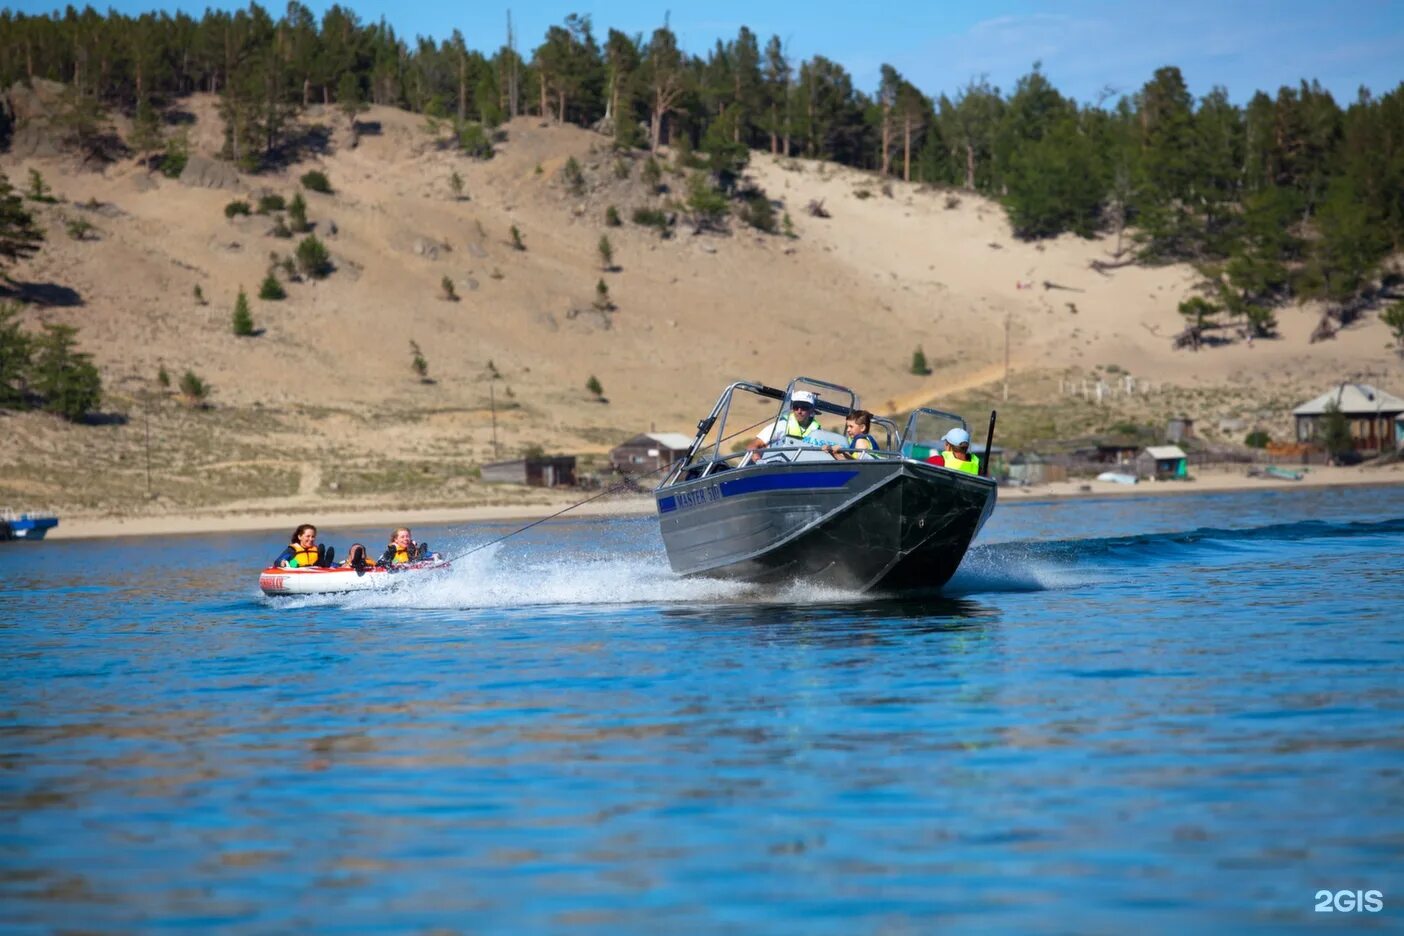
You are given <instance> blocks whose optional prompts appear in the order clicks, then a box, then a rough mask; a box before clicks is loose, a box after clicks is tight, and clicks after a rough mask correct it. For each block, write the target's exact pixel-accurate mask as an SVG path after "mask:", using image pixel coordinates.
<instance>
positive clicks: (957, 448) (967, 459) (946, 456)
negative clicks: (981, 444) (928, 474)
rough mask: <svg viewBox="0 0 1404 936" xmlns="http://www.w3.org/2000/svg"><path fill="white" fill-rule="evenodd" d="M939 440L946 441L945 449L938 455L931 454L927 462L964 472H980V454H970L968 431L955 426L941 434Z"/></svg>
mask: <svg viewBox="0 0 1404 936" xmlns="http://www.w3.org/2000/svg"><path fill="white" fill-rule="evenodd" d="M941 441H942V442H944V443H946V450H945V451H944V452H942V453H941V454H940V455H932V456H931V457H930V458H928V459H927V461H928V462H930V463H931V464H933V465H941V466H942V467H945V468H950V469H952V470H953V471H964V472H965V473H966V474H973V475H977V474H979V473H980V456H978V455H971V454H970V433H968V432H966V431H965V430H964V429H961V428H960V427H959V426H957V427H956V428H954V429H952V430H951V431H950V432H948V433H946V434H945V435H944V436H942V437H941Z"/></svg>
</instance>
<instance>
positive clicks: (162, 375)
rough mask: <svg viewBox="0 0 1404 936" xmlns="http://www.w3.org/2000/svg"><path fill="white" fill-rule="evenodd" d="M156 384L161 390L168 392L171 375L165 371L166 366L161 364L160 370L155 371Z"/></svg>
mask: <svg viewBox="0 0 1404 936" xmlns="http://www.w3.org/2000/svg"><path fill="white" fill-rule="evenodd" d="M156 382H157V383H158V384H160V385H161V388H162V389H163V390H169V389H170V386H171V373H170V371H168V370H166V365H164V364H162V365H161V368H160V370H158V371H156Z"/></svg>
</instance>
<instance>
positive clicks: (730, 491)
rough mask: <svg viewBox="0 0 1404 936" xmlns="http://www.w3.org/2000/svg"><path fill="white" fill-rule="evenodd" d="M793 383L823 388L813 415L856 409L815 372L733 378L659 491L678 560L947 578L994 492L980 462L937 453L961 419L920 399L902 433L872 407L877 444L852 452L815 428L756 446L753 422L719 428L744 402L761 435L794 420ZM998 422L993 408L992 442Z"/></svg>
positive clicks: (852, 585) (714, 572) (699, 571)
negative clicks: (783, 379)
mask: <svg viewBox="0 0 1404 936" xmlns="http://www.w3.org/2000/svg"><path fill="white" fill-rule="evenodd" d="M796 392H806V393H809V394H813V395H815V396H817V397H818V400H817V403H816V406H815V408H816V410H817V414H818V417H819V418H820V419H821V420H822V419H824V418H825V417H826V416H827V417H829V418H831V419H832V418H833V417H837V419H836V420H834V421H835V422H836V423H837V424H838V425H840V426H841V425H842V422H843V418H844V417H845V416H846V415H847V414H848V413H849V412H851V411H853V410H855V409H858V408H859V400H858V396H857V395H856V394H855V393H853V391H852V390H850V389H848V388H847V387H844V386H842V385H840V384H835V383H831V382H828V381H822V380H816V379H814V378H809V377H796V378H795V379H794V380H792V381H790V383H789V385H788V386H787V387H786V388H785V389H784V390H781V389H778V388H776V387H771V386H767V385H765V384H763V383H754V382H747V381H738V382H735V383H732V384H730V385H729V386H727V388H726V389H725V390H724V391H723V392H722V394H721V397H720V398H719V399H718V400H717V403H716V405H715V406H714V407H713V408H712V411H711V413H710V414H709V415H708V416H707V417H706V418H705V419H703V420H701V421H700V422H699V423H698V424H697V434H696V436H695V437H694V439H693V441H692V445H691V447H690V448H689V450H688V452H687V454H686V456H684V457H683V458H682V459H680V460H679V461H678V463H677V464H676V465H674V466H673V468H672V470H671V471H670V472H669V473H668V475H667V476H666V477H665V478H664V479H663V481H662V482H661V483H660V484H659V485H658V487H657V488H656V489H655V491H654V498H655V501H656V504H657V511H658V522H659V527H660V530H661V532H662V536H663V543H664V546H665V548H666V549H667V553H668V561H669V563H670V564H671V565H672V567H673V570H674V571H675V572H678V573H680V574H682V575H688V576H711V577H717V578H729V579H740V580H743V581H748V582H756V583H790V582H816V583H823V584H827V585H833V586H837V587H840V588H847V589H856V590H860V591H877V592H881V593H897V592H911V591H929V590H936V589H939V588H940V587H941V586H943V585H944V584H945V583H946V582H947V581H949V580H950V578H951V576H952V575H954V574H955V571H956V568H957V567H958V566H959V565H960V562H961V559H962V558H963V557H964V556H965V552H966V550H967V549H968V548H969V547H970V543H971V541H972V540H973V539H974V538H975V536H976V535H977V534H978V533H979V532H980V528H981V527H982V526H984V524H985V521H986V520H988V519H989V517H990V514H991V512H992V511H993V510H994V506H995V500H996V484H995V481H994V480H993V479H992V478H990V477H989V476H988V466H987V465H983V464H982V465H981V473H980V474H970V473H967V472H964V471H958V470H955V469H953V468H947V467H943V466H941V465H938V464H935V463H933V461H932V460H931V458H932V456H933V455H936V454H939V452H940V442H939V440H940V439H941V438H942V437H943V436H944V435H945V433H946V432H948V431H949V430H950V429H952V428H956V427H959V428H961V429H965V430H966V431H967V433H968V431H969V427H968V426H967V425H966V423H965V420H964V419H962V418H961V417H960V416H958V415H956V414H953V413H947V412H943V411H941V410H936V409H929V408H925V407H922V408H919V409H917V410H914V411H913V412H912V413H911V414H910V415H909V416H908V417H907V420H906V422H905V424H904V425H903V426H902V427H901V429H900V430H899V429H898V427H897V425H896V424H895V423H894V422H893V421H892V420H890V419H886V418H883V417H876V416H875V417H874V419H873V430H874V435H875V436H876V437H878V439H879V447H878V448H877V449H876V450H874V451H871V452H864V453H862V455H861V457H858V458H854V459H847V458H835V457H834V456H833V455H831V454H829V453H828V452H826V451H825V450H824V449H823V448H822V446H824V445H827V444H838V445H843V444H844V443H845V441H846V440H845V439H844V437H843V436H842V435H839V434H836V433H832V432H824V431H822V430H821V431H816V432H812V433H810V434H808V435H807V436H806V438H805V439H804V440H802V441H797V440H793V439H786V440H785V441H783V442H781V443H778V444H770V445H768V446H766V447H765V448H763V449H760V450H758V451H752V450H750V449H747V448H746V447H745V441H744V440H745V439H747V438H749V437H751V433H750V430H752V429H754V428H756V427H755V426H750V427H747V429H746V430H744V431H742V432H735V431H734V429H733V433H732V435H730V436H729V435H728V434H727V432H728V428H729V427H736V426H737V425H738V423H744V422H745V421H747V420H748V419H749V418H750V417H751V416H755V415H758V414H757V413H756V412H755V411H754V410H753V411H752V412H751V413H749V414H746V413H745V412H744V410H745V408H746V407H747V406H754V405H755V403H754V401H756V400H759V401H760V403H761V405H762V406H763V407H765V410H764V416H763V418H761V420H760V422H758V423H757V425H758V426H764V427H765V432H766V433H769V432H770V429H771V427H772V426H774V425H775V424H776V421H777V420H781V419H787V418H788V416H789V412H790V402H791V400H792V398H793V397H794V394H795V393H796ZM743 400H746V401H748V402H745V403H743V402H742V401H743ZM777 404H778V407H779V408H778V410H777V409H776V405H777ZM993 431H994V414H993V413H991V419H990V429H989V433H988V434H987V438H986V450H987V451H988V450H989V443H990V438H989V436H991V435H993ZM737 437H740V438H742V439H743V441H741V442H738V443H736V444H735V446H734V448H735V450H732V451H726V450H724V449H723V445H724V444H725V443H727V442H729V441H731V440H732V439H734V438H737ZM767 437H768V436H767ZM884 437H885V438H884Z"/></svg>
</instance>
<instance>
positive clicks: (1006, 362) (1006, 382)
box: [1004, 312, 1014, 403]
mask: <svg viewBox="0 0 1404 936" xmlns="http://www.w3.org/2000/svg"><path fill="white" fill-rule="evenodd" d="M1013 319H1014V313H1013V312H1006V313H1004V402H1006V403H1008V402H1009V326H1010V324H1011V323H1012V322H1013Z"/></svg>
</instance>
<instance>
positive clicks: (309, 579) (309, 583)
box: [258, 562, 452, 597]
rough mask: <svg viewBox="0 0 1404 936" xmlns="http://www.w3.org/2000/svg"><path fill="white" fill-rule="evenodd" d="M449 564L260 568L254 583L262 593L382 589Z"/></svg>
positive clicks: (288, 593) (274, 595) (417, 579)
mask: <svg viewBox="0 0 1404 936" xmlns="http://www.w3.org/2000/svg"><path fill="white" fill-rule="evenodd" d="M450 568H452V566H451V565H450V564H449V563H447V562H416V563H413V564H411V565H408V566H403V567H400V568H396V569H393V570H392V569H382V568H369V569H366V570H365V571H364V572H362V573H357V572H356V570H355V569H348V568H341V567H337V568H332V569H321V568H317V567H315V566H314V567H312V568H307V569H277V568H268V569H264V570H263V571H262V572H260V573H259V575H258V587H259V588H260V589H262V591H263V593H264V594H265V595H269V596H273V597H278V596H284V595H341V594H346V593H348V592H360V591H384V590H387V589H392V588H398V587H400V586H402V585H406V584H408V583H410V582H422V581H423V580H424V579H425V578H428V577H430V576H432V575H434V574H435V573H439V572H443V571H445V570H447V569H450Z"/></svg>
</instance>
